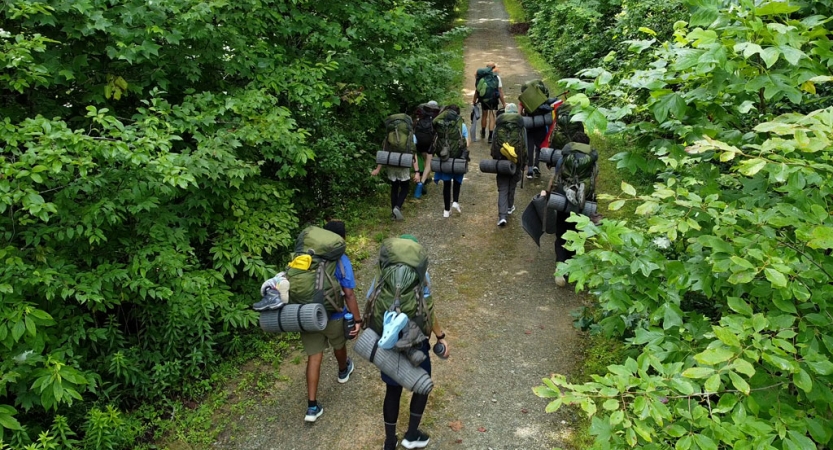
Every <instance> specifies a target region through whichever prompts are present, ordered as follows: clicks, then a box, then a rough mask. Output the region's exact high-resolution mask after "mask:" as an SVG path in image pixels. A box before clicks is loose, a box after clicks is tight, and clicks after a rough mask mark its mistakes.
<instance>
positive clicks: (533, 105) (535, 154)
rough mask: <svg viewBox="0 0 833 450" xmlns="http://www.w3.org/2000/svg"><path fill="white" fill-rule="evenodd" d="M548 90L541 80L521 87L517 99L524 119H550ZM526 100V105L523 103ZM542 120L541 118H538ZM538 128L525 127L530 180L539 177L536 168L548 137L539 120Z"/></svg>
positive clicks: (527, 175) (527, 172) (545, 126)
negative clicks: (545, 117) (547, 116)
mask: <svg viewBox="0 0 833 450" xmlns="http://www.w3.org/2000/svg"><path fill="white" fill-rule="evenodd" d="M549 96H550V90H549V89H548V88H547V86H546V85H545V84H544V82H543V81H541V80H530V81H527V82H526V83H524V84H523V85H522V86H521V95H520V97H519V98H518V101H519V109H520V110H521V113H522V115H523V116H524V117H529V118H535V117H538V116H546V115H549V116H550V117H552V111H553V108H552V106H550V103H552V102H550V100H549ZM524 100H526V103H525V102H524ZM538 119H542V117H538ZM541 123H542V125H540V126H531V127H530V126H527V129H526V136H527V144H528V145H529V148H528V149H527V161H526V164H527V170H526V178H527V179H532V177H533V176H540V175H541V170H540V169H539V168H538V162H539V158H540V156H541V148H542V147H545V146H546V143H545V141H546V140H547V136H548V135H549V127H548V126H547V125H546V124H544V121H543V120H541Z"/></svg>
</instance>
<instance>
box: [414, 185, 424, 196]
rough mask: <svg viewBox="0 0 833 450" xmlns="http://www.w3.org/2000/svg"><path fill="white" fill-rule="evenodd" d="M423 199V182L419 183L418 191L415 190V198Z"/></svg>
mask: <svg viewBox="0 0 833 450" xmlns="http://www.w3.org/2000/svg"><path fill="white" fill-rule="evenodd" d="M420 197H422V182H419V183H417V185H416V189H414V198H420Z"/></svg>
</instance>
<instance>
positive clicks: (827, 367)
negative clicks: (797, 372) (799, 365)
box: [804, 359, 833, 375]
mask: <svg viewBox="0 0 833 450" xmlns="http://www.w3.org/2000/svg"><path fill="white" fill-rule="evenodd" d="M804 363H805V364H807V365H808V366H809V367H810V369H812V370H813V372H815V373H817V374H819V375H830V374H831V373H833V362H830V360H827V359H823V360H821V361H806V360H805V361H804Z"/></svg>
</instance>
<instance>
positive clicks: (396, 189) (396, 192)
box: [390, 181, 399, 209]
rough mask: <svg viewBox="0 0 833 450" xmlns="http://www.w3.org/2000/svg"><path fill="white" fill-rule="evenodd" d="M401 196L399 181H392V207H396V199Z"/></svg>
mask: <svg viewBox="0 0 833 450" xmlns="http://www.w3.org/2000/svg"><path fill="white" fill-rule="evenodd" d="M398 197H399V182H398V181H391V183H390V209H393V208H396V199H397V198H398Z"/></svg>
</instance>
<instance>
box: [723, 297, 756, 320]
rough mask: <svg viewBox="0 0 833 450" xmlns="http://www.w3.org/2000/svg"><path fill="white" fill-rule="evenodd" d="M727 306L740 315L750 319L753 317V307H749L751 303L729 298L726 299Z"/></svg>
mask: <svg viewBox="0 0 833 450" xmlns="http://www.w3.org/2000/svg"><path fill="white" fill-rule="evenodd" d="M726 304H727V305H728V306H729V308H731V309H732V311H734V312H736V313H738V314H742V315H744V316H749V317H751V316H752V313H753V312H752V307H751V306H749V303H746V302H745V301H743V300H741V299H740V298H738V297H728V298H727V299H726Z"/></svg>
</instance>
